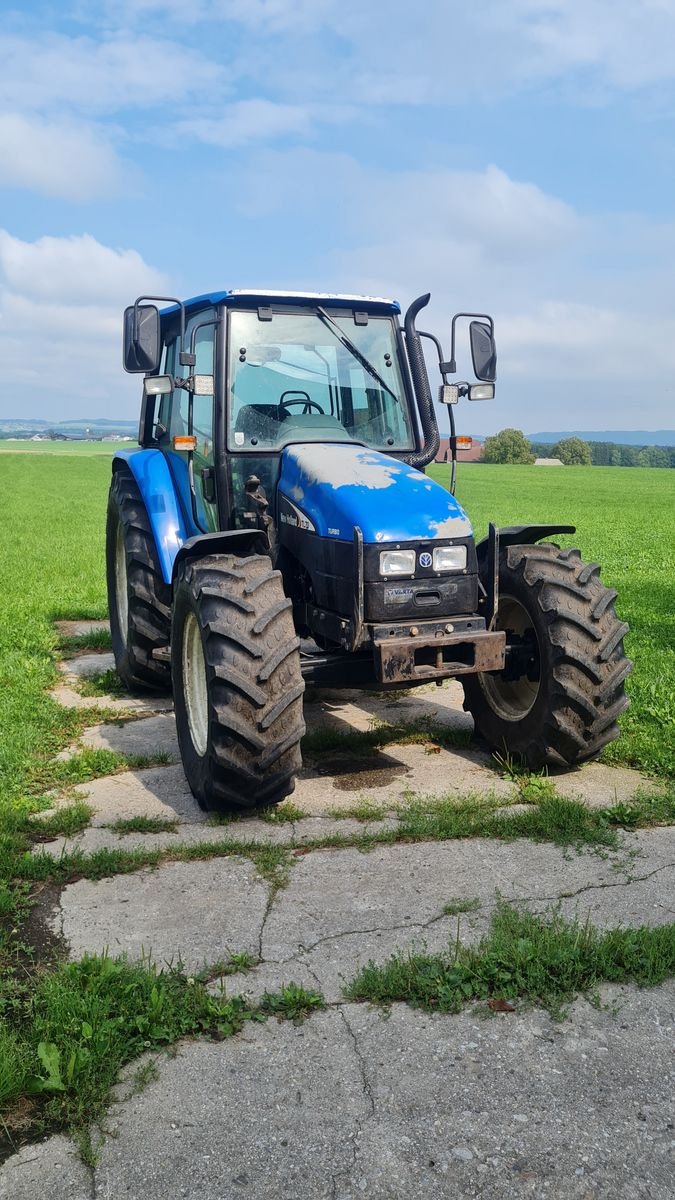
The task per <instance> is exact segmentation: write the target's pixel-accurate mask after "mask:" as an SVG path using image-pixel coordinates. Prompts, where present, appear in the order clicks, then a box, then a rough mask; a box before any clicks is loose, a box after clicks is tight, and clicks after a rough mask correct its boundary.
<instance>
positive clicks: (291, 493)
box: [107, 290, 630, 812]
mask: <svg viewBox="0 0 675 1200" xmlns="http://www.w3.org/2000/svg"><path fill="white" fill-rule="evenodd" d="M428 301H429V296H428V295H427V296H422V297H420V298H419V299H418V300H415V301H414V302H413V303H412V304H411V305H410V307H409V309H408V311H407V313H406V314H405V318H404V320H403V321H401V315H400V314H401V310H400V308H399V306H398V304H397V303H396V302H394V301H391V300H385V299H379V298H375V297H371V296H346V295H318V294H310V293H302V294H300V293H293V292H284V293H281V292H273V291H236V290H234V291H227V292H215V293H212V294H208V295H203V296H197V297H196V298H195V299H192V300H188V301H186V302H185V303H183V302H180V301H176V300H173V299H171V298H168V297H154V296H143V297H139V299H137V300H136V302H135V303H134V304H133V305H131V306H130V307H129V308H128V309H127V310H126V312H125V315H124V366H125V368H126V370H127V371H131V372H138V373H139V374H142V375H143V376H144V379H143V399H142V406H141V417H140V429H139V443H140V447H141V448H140V449H137V450H131V451H125V452H123V453H119V454H116V456H115V458H114V461H113V465H112V483H111V487H110V497H109V505H108V524H107V577H108V596H109V606H110V619H111V628H112V639H113V647H114V653H115V660H116V664H117V670H118V672H119V675H120V676H121V678H122V680H123V682H124V683H125V684H126V686H127V687H128V688H130V689H139V688H149V689H163V688H165V689H169V688H171V687H173V693H174V698H175V710H176V723H177V731H178V740H179V744H180V750H181V755H182V760H183V765H184V768H185V773H186V776H187V779H188V782H189V784H190V787H191V789H192V791H193V793H194V795H195V797H196V798H197V800H198V802H199V803H200V804H201V805H202V806H203V807H204V808H207V809H220V810H222V811H230V812H232V811H236V812H252V811H255V810H256V809H258V808H263V807H267V806H269V805H272V804H276V803H278V802H279V801H280V800H282V799H283V798H284V797H285V796H287V795H288V794H289V793H290V792H291V791H292V790H293V787H294V781H295V776H296V774H297V772H298V770H299V768H300V766H301V755H300V743H301V739H302V736H303V733H304V729H305V726H304V723H303V692H304V688H305V683H311V684H312V685H314V686H316V687H331V688H335V687H350V688H354V687H363V688H367V689H376V690H386V689H388V688H396V687H406V688H410V687H414V686H415V685H418V684H426V683H429V682H432V681H435V682H436V683H439V684H440V683H441V682H442V681H443V680H444V679H447V678H449V677H454V676H457V677H459V678H460V679H461V680H462V682H463V686H464V694H465V708H466V709H467V710H468V711H469V712H471V714H472V716H473V718H474V721H475V724H476V728H477V730H478V732H479V733H480V734H481V735H482V736H483V737H484V738H485V739H486V740H487V742H488V743H489V745H490V746H491V747H492V748H493V749H499V750H501V751H502V753H508V754H510V755H512V756H514V758H516V759H518V760H520V761H521V762H522V763H523V764H525V765H527V766H528V767H531V768H541V767H543V766H545V765H547V764H558V765H561V764H562V765H564V764H575V763H579V762H582V761H584V760H585V759H588V758H591V757H592V756H594V755H596V754H597V753H598V751H599V750H600V749H601V748H602V746H604V745H605V744H606V743H607V742H609V741H611V740H612V739H613V738H615V737H616V736H617V724H616V722H617V718H618V716H619V714H620V713H621V712H622V711H623V709H624V708H625V707H626V705H627V703H628V701H627V698H626V696H625V694H624V681H625V679H626V676H627V675H628V673H629V671H630V663H629V661H628V660H627V659H626V658H625V656H624V651H623V637H624V634H625V632H626V630H627V626H626V625H625V624H624V623H622V622H621V621H619V620H618V618H617V616H616V614H615V611H614V599H615V596H616V593H615V592H613V591H611V590H608V589H607V588H605V587H603V585H602V584H601V583H600V580H599V568H598V566H597V565H596V564H590V565H587V564H585V563H583V562H582V560H581V557H580V555H579V552H578V551H577V550H570V549H564V550H561V549H560V548H559V547H558V546H557V545H555V544H554V543H552V542H551V541H550V538H551V537H552V536H554V535H555V534H557V533H570V532H574V528H573V527H572V526H563V525H537V526H531V525H525V526H513V527H509V528H502V529H497V528H495V526H494V525H491V526H490V532H489V536H488V537H487V538H486V539H485V540H484V541H481V542H479V543H478V544H476V542H475V540H474V537H473V532H472V527H471V523H470V521H469V518H468V516H467V515H466V513H465V512H464V510H463V509H462V507H461V505H460V504H459V503H458V502H457V500H456V499H455V497H454V494H453V493H454V474H455V460H456V446H457V439H456V437H455V428H454V415H453V414H454V408H453V406H454V405H455V403H456V402H457V401H458V399H459V398H460V396H467V397H468V399H469V400H478V399H490V398H492V397H493V395H494V387H495V382H494V381H495V377H496V351H495V343H494V329H493V322H492V319H491V318H490V317H488V316H485V315H482V314H472V313H459V314H457V315H456V316H455V317H454V318H453V321H452V331H451V352H450V358H449V359H448V360H446V358H445V355H444V353H443V349H442V346H441V344H440V342H439V341H438V339H437V338H436V337H435V336H434V335H432V334H428V333H422V332H421V331H420V330H418V329H417V327H416V319H417V317H418V314H419V312H420V311H421V309H423V308H424V307H425V305H426V304H427V303H428ZM159 302H164V303H165V304H166V305H167V307H163V308H162V309H161V311H160V309H159V308H158V307H157V303H159ZM458 318H462V319H463V318H467V319H468V321H469V336H470V345H471V353H472V361H473V369H474V374H475V376H476V379H477V381H478V382H475V383H471V384H469V383H453V382H451V381H450V380H449V376H451V375H452V374H453V373H454V372H455V334H456V328H457V321H458ZM423 339H427V340H428V341H429V343H430V345H431V346H432V347H433V348H434V349H435V353H436V354H437V355H438V362H439V368H440V375H441V380H442V382H441V385H440V391H439V401H440V402H441V403H442V404H445V405H447V406H448V412H449V416H450V431H451V436H450V451H451V459H452V478H453V485H452V487H451V489H450V490H447V489H446V488H444V487H442V486H441V485H440V484H439V483H436V482H435V481H434V480H433V479H432V478H430V477H429V476H428V475H426V474H425V472H424V468H425V467H426V466H427V464H429V463H431V462H433V461H434V459H435V458H436V456H437V453H438V450H439V433H438V426H437V422H436V417H435V414H434V404H433V399H432V393H431V388H430V384H429V378H428V374H427V369H426V365H425V359H424V354H423ZM542 539H547V540H546V541H545V542H544V543H543V544H542Z"/></svg>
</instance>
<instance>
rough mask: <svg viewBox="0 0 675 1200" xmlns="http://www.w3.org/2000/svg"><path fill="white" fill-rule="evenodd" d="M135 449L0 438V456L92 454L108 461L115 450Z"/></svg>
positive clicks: (131, 445)
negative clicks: (13, 440) (14, 440)
mask: <svg viewBox="0 0 675 1200" xmlns="http://www.w3.org/2000/svg"><path fill="white" fill-rule="evenodd" d="M135 449H136V443H135V442H31V441H20V442H10V441H8V440H7V439H6V438H0V454H77V455H85V456H90V455H92V454H94V455H101V456H102V457H103V458H107V459H109V458H110V456H111V455H112V454H114V453H115V451H116V450H135Z"/></svg>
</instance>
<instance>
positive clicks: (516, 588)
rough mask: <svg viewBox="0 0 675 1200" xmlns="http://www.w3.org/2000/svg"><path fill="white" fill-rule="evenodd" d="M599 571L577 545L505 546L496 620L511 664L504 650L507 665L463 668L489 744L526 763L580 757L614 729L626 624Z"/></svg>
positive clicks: (620, 704)
mask: <svg viewBox="0 0 675 1200" xmlns="http://www.w3.org/2000/svg"><path fill="white" fill-rule="evenodd" d="M599 573H600V568H599V566H598V565H597V563H591V564H585V563H583V562H582V561H581V556H580V554H579V551H578V550H560V549H559V548H558V547H557V546H552V545H541V546H510V547H508V549H507V550H506V551H504V552H503V553H502V556H501V560H500V567H499V609H498V614H497V621H496V628H497V629H503V630H505V631H506V641H507V647H508V646H512V647H514V652H513V655H512V657H511V665H509V658H508V656H507V667H506V670H504V671H502V672H492V673H484V674H478V675H466V676H464V677H463V680H462V682H463V684H464V708H465V709H466V710H467V711H468V712H470V713H471V715H472V717H473V719H474V722H475V725H476V729H477V731H478V732H479V733H480V734H481V735H482V736H483V737H484V738H485V740H486V741H487V742H488V743H489V745H490V746H491V747H492V749H494V750H497V751H499V752H501V753H502V754H508V755H512V756H514V758H516V759H517V760H518V761H519V762H521V763H522V764H523V765H524V766H527V767H529V768H533V769H538V768H541V767H544V766H547V765H558V766H561V765H563V766H565V765H566V766H572V765H574V764H576V763H581V762H584V761H585V760H587V759H589V758H594V757H595V756H596V755H597V754H599V753H600V751H601V750H602V748H603V746H606V745H607V743H608V742H611V741H613V740H614V739H615V738H616V737H618V734H619V730H618V726H617V719H618V717H619V715H620V714H621V713H622V712H623V711H624V710H625V709H626V708H627V707H628V704H629V700H628V697H627V696H626V694H625V690H624V684H625V680H626V678H627V676H628V675H629V674H630V671H631V669H632V664H631V662H630V660H629V659H627V658H626V656H625V654H624V650H623V638H624V635H625V634H626V633H627V631H628V625H627V624H626V623H625V622H622V621H620V620H619V619H618V617H617V615H616V613H615V611H614V600H615V598H616V595H617V593H616V592H615V591H612V590H610V589H609V588H606V587H603V585H602V584H601V582H600V579H599ZM516 664H518V665H516Z"/></svg>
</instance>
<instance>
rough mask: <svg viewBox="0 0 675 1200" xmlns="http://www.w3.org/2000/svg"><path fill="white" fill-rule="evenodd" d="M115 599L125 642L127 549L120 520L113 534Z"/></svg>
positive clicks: (126, 626)
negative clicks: (115, 532) (114, 534)
mask: <svg viewBox="0 0 675 1200" xmlns="http://www.w3.org/2000/svg"><path fill="white" fill-rule="evenodd" d="M115 599H116V601H117V617H118V620H119V623H120V633H121V634H122V637H123V639H124V641H125V643H126V640H127V636H128V630H129V595H128V591H127V551H126V546H125V545H124V529H123V527H122V523H121V522H119V523H118V525H117V534H116V536H115Z"/></svg>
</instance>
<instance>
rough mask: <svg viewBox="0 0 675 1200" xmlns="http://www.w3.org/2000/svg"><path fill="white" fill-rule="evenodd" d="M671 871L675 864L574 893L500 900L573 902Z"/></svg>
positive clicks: (509, 897) (515, 901)
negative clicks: (576, 899) (576, 898)
mask: <svg viewBox="0 0 675 1200" xmlns="http://www.w3.org/2000/svg"><path fill="white" fill-rule="evenodd" d="M673 869H675V863H663V864H662V865H661V866H660V867H655V868H654V870H653V871H649V872H648V873H647V874H646V875H628V876H626V878H625V879H619V880H616V882H612V883H585V884H584V885H583V887H580V888H577V890H576V891H575V892H558V893H557V895H555V896H507V897H502V898H503V899H505V900H506V903H507V904H529V903H537V902H551V901H555V900H573V899H574V898H575V896H581V895H583V893H584V892H594V891H601V890H602V889H603V888H619V887H631V886H632V884H634V883H646V881H647V880H648V879H653V878H654V876H655V875H658V874H659V872H661V871H669V870H673ZM666 911H669V910H666Z"/></svg>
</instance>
